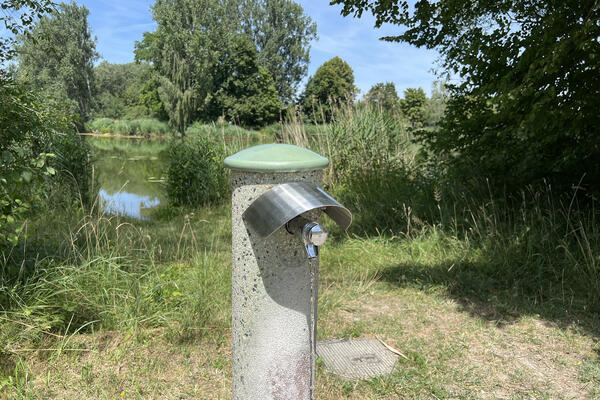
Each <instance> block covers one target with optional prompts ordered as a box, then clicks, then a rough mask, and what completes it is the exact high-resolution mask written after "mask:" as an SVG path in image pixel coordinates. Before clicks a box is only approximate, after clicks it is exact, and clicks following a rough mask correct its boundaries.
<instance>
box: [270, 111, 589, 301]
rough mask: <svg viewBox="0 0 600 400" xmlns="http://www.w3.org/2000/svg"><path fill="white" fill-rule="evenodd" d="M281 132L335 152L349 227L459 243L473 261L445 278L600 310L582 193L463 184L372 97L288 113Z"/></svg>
mask: <svg viewBox="0 0 600 400" xmlns="http://www.w3.org/2000/svg"><path fill="white" fill-rule="evenodd" d="M282 131H283V135H282V139H283V140H284V141H285V142H288V143H293V144H297V145H300V146H304V147H310V148H311V149H313V150H314V151H316V152H318V153H321V154H323V155H325V156H327V157H328V158H329V159H330V166H329V169H328V170H327V171H326V174H325V182H324V183H325V185H327V186H328V187H329V190H330V191H332V193H333V194H334V195H335V196H336V197H337V198H338V199H339V200H340V201H341V202H342V203H344V204H345V205H346V206H347V207H349V208H350V210H351V211H352V212H353V214H354V222H353V227H352V228H351V232H350V233H351V234H354V235H361V236H365V235H366V236H377V237H380V236H387V237H392V238H393V237H398V238H403V239H404V240H406V241H407V242H408V243H415V245H417V243H418V242H420V241H421V242H422V241H423V238H431V237H433V238H434V240H435V241H440V240H442V241H457V243H459V244H460V247H461V248H462V249H463V250H462V252H463V254H464V259H467V258H471V260H476V261H470V264H468V265H467V264H465V263H462V262H461V260H460V259H459V260H457V265H462V270H461V268H459V267H452V268H450V266H445V268H450V271H446V272H444V271H443V268H442V267H440V268H441V269H440V271H438V272H439V275H440V276H443V277H445V278H443V279H450V278H451V277H456V275H455V274H460V277H459V279H458V281H457V282H455V283H456V284H457V285H459V286H460V285H466V286H469V287H471V288H473V287H474V286H477V287H479V289H481V290H484V291H485V290H494V287H495V288H497V289H506V290H508V289H509V288H515V290H518V291H519V293H520V295H521V296H524V297H528V298H532V299H533V301H538V302H539V301H543V300H547V299H548V298H552V299H553V301H557V302H558V303H561V304H564V305H569V304H571V305H572V304H573V302H578V303H579V305H578V306H577V307H580V308H581V307H587V309H589V308H594V309H595V310H598V309H599V307H600V265H599V264H600V255H599V254H600V230H599V229H598V227H597V224H596V222H597V221H596V219H597V218H598V210H597V207H596V204H595V203H594V202H590V201H588V202H586V204H585V206H583V205H580V204H579V203H578V201H577V199H578V198H579V197H580V196H578V193H576V191H575V192H574V193H570V194H569V193H562V194H555V193H553V192H552V190H551V186H550V185H540V186H537V187H527V188H523V190H522V191H521V192H519V193H513V194H510V195H509V194H506V195H504V196H503V197H497V196H493V195H492V193H497V191H493V190H491V188H489V186H488V182H487V181H482V182H478V183H474V184H473V185H471V186H470V187H468V188H467V187H459V186H458V185H456V184H454V183H453V182H451V181H449V180H448V176H452V175H451V174H446V171H442V170H439V169H437V168H436V167H435V165H433V166H432V164H431V162H429V161H426V158H425V157H424V155H423V154H422V153H421V149H420V147H419V146H418V145H417V144H416V143H414V141H413V140H412V135H411V133H410V131H408V130H407V129H406V125H405V124H404V123H403V121H398V120H397V119H396V118H395V117H394V116H393V115H388V114H385V113H383V112H381V110H378V109H377V108H374V107H369V106H368V105H348V104H346V105H343V104H342V105H340V106H338V107H337V108H335V109H334V110H333V112H332V119H331V122H330V123H329V124H327V125H317V126H312V127H311V130H308V129H307V126H305V125H304V124H303V123H302V118H301V117H297V116H296V117H294V116H292V117H291V118H288V119H287V120H286V122H285V124H284V127H283V129H282ZM432 232H435V235H434V236H431V235H432ZM474 255H476V257H474ZM459 257H460V256H459ZM475 277H476V278H475ZM483 277H485V278H483ZM477 279H480V280H481V279H483V280H485V281H486V282H487V286H486V284H481V285H479V284H477V283H476V282H475V280H477ZM473 285H474V286H473ZM478 285H479V286H478Z"/></svg>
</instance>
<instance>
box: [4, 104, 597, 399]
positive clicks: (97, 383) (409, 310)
mask: <svg viewBox="0 0 600 400" xmlns="http://www.w3.org/2000/svg"><path fill="white" fill-rule="evenodd" d="M334 117H335V118H334V120H333V121H332V123H330V124H327V125H319V126H305V125H303V124H302V122H301V119H294V118H290V120H288V121H287V122H286V123H284V124H282V125H274V126H271V127H269V128H268V129H266V130H265V132H263V133H252V132H249V131H245V130H243V129H240V128H238V127H234V126H229V125H218V124H215V125H196V126H194V129H191V128H190V131H189V133H188V134H189V136H193V135H207V136H209V137H212V138H213V139H214V141H215V143H216V144H217V145H220V146H223V147H224V150H225V153H226V154H232V153H234V152H235V151H237V150H239V149H241V148H244V147H248V146H249V145H252V144H256V143H261V142H263V141H269V140H271V139H274V138H278V139H279V140H283V141H286V142H292V143H298V144H301V145H304V146H307V147H310V148H312V149H314V150H315V151H317V152H320V153H321V154H324V155H327V156H328V157H329V158H330V159H331V161H332V165H331V167H330V168H329V170H328V171H326V182H325V184H326V186H327V190H328V191H330V192H331V193H333V194H334V196H335V197H336V198H338V199H341V200H342V202H343V203H344V204H345V205H346V206H348V207H349V208H350V209H351V210H352V211H353V213H354V215H355V217H356V218H355V222H354V226H353V228H352V230H351V231H349V232H348V233H347V234H345V233H342V232H340V231H339V229H337V228H336V227H335V226H334V225H333V223H332V222H331V221H327V220H326V221H325V224H326V226H327V227H328V228H329V230H330V232H331V237H330V239H329V241H328V243H327V244H326V245H325V246H323V247H322V249H321V272H320V282H319V285H320V288H319V293H320V299H319V314H318V315H319V330H318V337H319V339H320V340H325V339H334V338H363V337H377V338H380V339H382V340H383V341H385V342H386V343H389V344H391V345H393V346H395V347H396V348H398V349H399V350H400V351H401V352H402V353H403V354H404V355H406V358H399V359H398V362H397V365H396V368H395V370H394V372H393V373H392V374H391V375H389V376H385V377H381V378H376V379H371V380H365V381H357V382H347V381H344V380H341V379H339V378H338V377H336V376H334V375H332V374H331V373H330V372H329V371H328V370H327V369H326V368H325V367H324V366H323V364H322V363H320V362H319V363H318V372H317V389H316V390H317V398H319V399H324V400H328V399H501V398H505V399H531V398H535V399H594V398H598V396H600V374H599V371H600V312H599V311H600V310H599V309H598V306H599V303H598V299H599V298H600V285H599V282H600V268H599V259H598V249H599V248H600V231H599V230H598V224H597V221H596V218H597V211H596V209H595V208H594V206H593V204H592V205H590V204H586V205H580V204H578V198H579V197H578V196H577V195H576V193H575V194H568V195H565V196H557V195H554V194H553V193H552V191H551V190H550V188H549V187H548V186H546V187H536V188H525V189H524V190H523V191H522V192H521V193H520V194H519V195H514V196H505V197H504V198H496V197H491V196H489V195H488V194H487V193H486V190H485V189H486V188H485V184H483V185H480V186H481V188H483V189H484V190H483V191H482V192H481V193H479V192H477V193H474V192H469V191H466V190H464V188H456V187H452V185H447V184H445V183H444V182H443V180H440V179H433V178H432V176H433V177H434V178H435V176H436V175H435V170H432V169H430V166H428V165H426V164H425V163H423V162H421V160H420V156H419V148H418V146H417V145H416V144H414V143H413V142H412V141H411V136H410V132H407V131H406V130H405V127H404V126H403V125H402V124H397V123H396V122H395V121H394V120H392V119H389V118H388V117H386V116H383V115H380V114H378V113H376V112H374V111H373V110H370V109H354V108H345V109H342V110H340V111H339V113H338V114H335V116H334ZM263 135H264V136H263ZM157 146H158V145H157ZM229 207H230V205H229V204H222V205H220V206H211V207H205V208H199V209H176V208H171V207H162V208H159V209H158V210H157V211H156V213H155V214H154V215H153V218H152V219H151V220H150V221H132V220H127V219H123V218H116V217H103V216H99V215H96V213H95V212H94V211H93V210H92V211H91V212H90V211H89V210H88V211H86V212H83V211H81V210H79V211H77V212H64V210H54V211H49V212H48V213H46V214H44V215H42V216H38V218H37V219H35V220H32V221H30V222H29V224H28V225H27V226H26V227H25V229H24V232H26V233H27V232H28V233H29V237H27V238H26V240H23V241H22V242H21V247H19V248H16V249H15V250H14V253H15V255H14V257H13V258H17V259H19V260H21V261H22V262H21V263H16V264H14V265H13V266H12V267H11V268H16V272H15V271H13V275H15V274H16V273H18V274H17V275H18V276H19V277H20V279H18V280H16V281H15V282H14V284H13V285H10V286H9V285H6V284H4V287H3V288H2V289H1V290H0V296H2V298H1V301H0V304H2V307H3V309H2V311H1V312H0V398H7V399H8V398H11V399H30V398H81V397H84V398H99V399H109V398H164V399H179V398H208V399H229V398H231V388H230V387H231V376H230V368H231V362H230V359H231V353H230V348H231V332H230V329H231V325H230V317H231V310H230V308H231V303H230V290H231V288H230V285H231V282H230V268H231V253H230V246H231V239H230V238H231V225H230V224H231V219H230V211H229ZM24 234H25V233H24ZM8 267H9V266H7V265H3V266H2V268H8Z"/></svg>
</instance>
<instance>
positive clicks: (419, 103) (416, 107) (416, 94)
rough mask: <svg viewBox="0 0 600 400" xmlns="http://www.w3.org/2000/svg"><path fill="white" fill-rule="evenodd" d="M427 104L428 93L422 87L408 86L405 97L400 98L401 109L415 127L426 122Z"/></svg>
mask: <svg viewBox="0 0 600 400" xmlns="http://www.w3.org/2000/svg"><path fill="white" fill-rule="evenodd" d="M426 106H427V95H426V94H425V91H424V90H423V89H421V88H417V89H415V88H408V89H406V90H405V91H404V98H403V99H402V100H400V109H401V110H402V114H403V115H404V117H405V118H406V119H407V120H408V121H409V122H410V124H411V125H412V127H413V128H418V127H421V126H423V125H424V124H425V112H426Z"/></svg>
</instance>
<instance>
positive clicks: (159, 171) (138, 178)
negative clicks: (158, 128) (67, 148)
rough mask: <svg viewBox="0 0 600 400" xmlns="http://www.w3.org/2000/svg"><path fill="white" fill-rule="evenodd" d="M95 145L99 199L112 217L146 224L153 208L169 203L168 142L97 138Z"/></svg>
mask: <svg viewBox="0 0 600 400" xmlns="http://www.w3.org/2000/svg"><path fill="white" fill-rule="evenodd" d="M88 141H89V142H90V144H91V145H92V150H93V157H94V168H95V179H96V182H98V183H99V191H98V198H99V202H100V203H101V204H100V205H101V206H102V208H103V211H104V212H105V213H106V214H109V215H121V216H125V217H129V218H137V219H142V220H147V219H148V218H149V214H150V212H149V211H150V210H151V209H152V208H153V207H156V206H158V205H159V204H161V203H163V202H165V201H166V198H165V193H164V187H163V182H164V176H163V175H164V164H165V157H166V153H165V149H166V147H167V143H166V142H162V141H156V140H153V141H149V140H139V139H125V138H95V137H90V138H88Z"/></svg>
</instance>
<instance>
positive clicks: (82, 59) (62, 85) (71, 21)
mask: <svg viewBox="0 0 600 400" xmlns="http://www.w3.org/2000/svg"><path fill="white" fill-rule="evenodd" d="M88 14H89V11H88V9H87V8H85V7H84V6H78V5H77V4H75V3H70V4H65V3H61V4H60V5H59V6H58V8H57V9H56V10H54V11H52V13H51V14H49V15H43V16H41V18H40V19H39V20H38V21H37V22H35V23H34V25H33V27H32V29H31V33H30V34H24V35H21V36H20V37H19V42H20V43H19V45H18V47H17V52H18V61H19V75H20V76H21V77H23V78H24V79H25V80H27V81H29V82H31V83H32V84H33V85H34V86H35V87H38V88H42V89H43V90H45V91H47V92H48V93H52V94H53V97H55V98H57V97H62V98H63V99H65V100H67V101H71V102H73V108H74V110H73V111H75V112H77V114H79V116H80V118H81V119H82V120H85V119H87V117H88V114H89V111H90V103H91V101H92V93H93V90H94V77H93V63H94V61H95V60H96V58H97V57H98V53H97V52H96V45H95V40H94V39H93V38H92V35H91V30H90V27H89V25H88V22H87V17H88Z"/></svg>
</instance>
